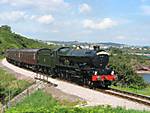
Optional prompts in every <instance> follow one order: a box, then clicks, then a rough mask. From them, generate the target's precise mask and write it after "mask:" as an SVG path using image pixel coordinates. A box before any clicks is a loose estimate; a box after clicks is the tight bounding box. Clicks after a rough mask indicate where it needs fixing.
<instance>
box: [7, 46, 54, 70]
mask: <svg viewBox="0 0 150 113" xmlns="http://www.w3.org/2000/svg"><path fill="white" fill-rule="evenodd" d="M45 51H46V52H47V53H49V54H50V52H51V50H50V49H47V48H43V49H8V50H7V51H6V59H7V61H8V62H10V63H13V64H15V65H18V66H20V67H27V68H35V67H36V66H37V64H38V62H39V60H40V59H39V57H40V54H43V53H44V52H45Z"/></svg>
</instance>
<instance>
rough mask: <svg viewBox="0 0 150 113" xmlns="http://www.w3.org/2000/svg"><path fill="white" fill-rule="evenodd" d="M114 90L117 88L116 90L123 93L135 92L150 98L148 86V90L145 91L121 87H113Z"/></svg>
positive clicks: (144, 89) (148, 87)
mask: <svg viewBox="0 0 150 113" xmlns="http://www.w3.org/2000/svg"><path fill="white" fill-rule="evenodd" d="M112 88H116V89H119V90H123V91H129V92H133V93H136V94H142V95H146V96H150V85H148V86H147V87H146V88H143V89H134V88H129V87H120V86H112Z"/></svg>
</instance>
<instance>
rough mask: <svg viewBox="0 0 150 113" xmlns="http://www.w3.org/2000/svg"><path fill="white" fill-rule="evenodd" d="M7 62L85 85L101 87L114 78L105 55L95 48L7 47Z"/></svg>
mask: <svg viewBox="0 0 150 113" xmlns="http://www.w3.org/2000/svg"><path fill="white" fill-rule="evenodd" d="M6 59H7V61H8V62H10V63H12V64H15V65H17V66H19V67H25V68H29V69H31V70H33V71H35V72H42V73H45V74H47V75H49V76H51V77H57V78H60V79H65V80H68V81H75V82H80V83H81V84H83V85H88V86H89V87H91V88H93V87H105V88H107V87H108V86H110V85H111V83H112V81H114V80H115V79H116V76H115V74H114V71H113V69H112V68H110V67H109V65H108V62H109V54H108V53H107V52H105V51H103V50H100V49H97V48H95V49H94V50H87V49H81V48H76V49H75V48H70V47H61V48H57V49H48V48H42V49H8V50H7V51H6Z"/></svg>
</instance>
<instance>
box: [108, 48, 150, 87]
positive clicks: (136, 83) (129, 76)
mask: <svg viewBox="0 0 150 113" xmlns="http://www.w3.org/2000/svg"><path fill="white" fill-rule="evenodd" d="M143 61H144V60H143ZM138 63H139V60H138V56H134V55H130V54H127V53H124V52H122V51H121V50H120V49H116V48H112V49H111V56H110V64H111V66H112V67H113V69H114V70H115V72H116V75H117V81H115V82H114V85H117V86H122V87H129V88H133V89H142V88H145V87H146V86H147V84H146V83H145V82H144V79H143V77H142V76H139V75H138V74H137V73H136V70H135V68H134V67H136V64H138Z"/></svg>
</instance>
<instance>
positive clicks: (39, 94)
mask: <svg viewBox="0 0 150 113" xmlns="http://www.w3.org/2000/svg"><path fill="white" fill-rule="evenodd" d="M6 113H149V112H148V111H138V110H126V109H125V108H121V107H117V108H112V107H110V106H97V107H82V108H81V107H70V106H69V107H68V106H64V105H61V104H60V103H59V102H58V101H56V100H55V99H54V98H52V97H51V96H50V95H48V94H46V93H44V92H43V91H42V90H38V91H36V92H35V93H33V94H31V95H30V96H29V97H26V98H25V99H24V100H23V101H22V102H20V103H18V104H17V105H16V106H15V107H12V108H10V109H7V110H6Z"/></svg>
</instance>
